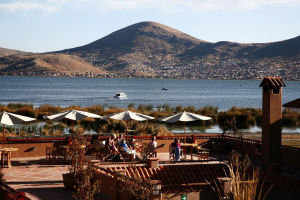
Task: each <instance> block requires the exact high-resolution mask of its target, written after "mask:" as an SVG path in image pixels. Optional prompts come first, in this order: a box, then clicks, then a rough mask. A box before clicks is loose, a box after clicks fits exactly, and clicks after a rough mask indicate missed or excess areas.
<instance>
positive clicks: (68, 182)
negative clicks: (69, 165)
mask: <svg viewBox="0 0 300 200" xmlns="http://www.w3.org/2000/svg"><path fill="white" fill-rule="evenodd" d="M62 176H63V182H64V186H65V188H66V189H67V190H73V189H74V184H75V179H74V176H73V174H70V173H66V174H63V175H62Z"/></svg>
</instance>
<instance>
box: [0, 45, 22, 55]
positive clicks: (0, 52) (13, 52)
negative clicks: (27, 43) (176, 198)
mask: <svg viewBox="0 0 300 200" xmlns="http://www.w3.org/2000/svg"><path fill="white" fill-rule="evenodd" d="M25 53H26V52H24V51H18V50H13V49H4V48H1V47H0V57H3V56H10V55H20V54H25Z"/></svg>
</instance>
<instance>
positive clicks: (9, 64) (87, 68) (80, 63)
mask: <svg viewBox="0 0 300 200" xmlns="http://www.w3.org/2000/svg"><path fill="white" fill-rule="evenodd" d="M0 73H1V74H8V75H52V76H61V75H65V76H76V75H85V74H88V75H90V73H96V74H103V73H105V72H104V71H103V70H100V69H99V68H95V67H94V66H92V65H91V64H89V63H87V62H85V61H84V60H83V59H82V58H79V57H77V56H70V55H63V54H26V55H11V56H5V57H0Z"/></svg>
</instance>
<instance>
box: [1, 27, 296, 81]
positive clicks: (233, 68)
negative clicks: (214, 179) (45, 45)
mask: <svg viewBox="0 0 300 200" xmlns="http://www.w3.org/2000/svg"><path fill="white" fill-rule="evenodd" d="M12 53H13V52H12ZM6 54H7V53H6ZM3 55H4V53H3ZM7 55H9V54H7ZM0 56H1V54H0ZM50 58H51V59H50ZM0 69H1V70H0V74H1V73H2V74H15V73H18V72H26V71H27V72H29V73H30V72H31V71H33V72H34V73H35V74H42V75H44V74H46V75H47V74H50V75H51V74H52V73H56V72H60V74H65V75H66V74H68V73H69V74H70V73H73V74H74V73H77V72H78V73H80V74H85V73H88V72H92V71H93V73H94V74H98V75H97V76H99V77H150V78H185V79H261V78H262V77H264V76H281V77H282V78H283V79H285V80H300V36H298V37H295V38H292V39H288V40H284V41H278V42H272V43H253V44H242V43H235V42H229V41H220V42H216V43H212V42H207V41H204V40H201V39H197V38H195V37H192V36H190V35H188V34H185V33H183V32H180V31H178V30H175V29H173V28H170V27H168V26H165V25H163V24H159V23H156V22H140V23H136V24H133V25H131V26H128V27H125V28H123V29H120V30H117V31H115V32H113V33H111V34H109V35H107V36H105V37H103V38H101V39H98V40H96V41H94V42H92V43H89V44H86V45H84V46H80V47H76V48H71V49H65V50H61V51H56V52H49V53H47V54H30V55H11V56H2V57H0Z"/></svg>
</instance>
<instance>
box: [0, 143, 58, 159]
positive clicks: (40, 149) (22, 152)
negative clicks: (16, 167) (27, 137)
mask: <svg viewBox="0 0 300 200" xmlns="http://www.w3.org/2000/svg"><path fill="white" fill-rule="evenodd" d="M53 143H54V142H47V143H17V144H4V147H5V148H10V147H12V148H18V149H19V150H18V151H13V152H12V159H14V158H24V157H41V156H45V158H46V147H52V146H53ZM2 146H3V145H2V144H1V147H2Z"/></svg>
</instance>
